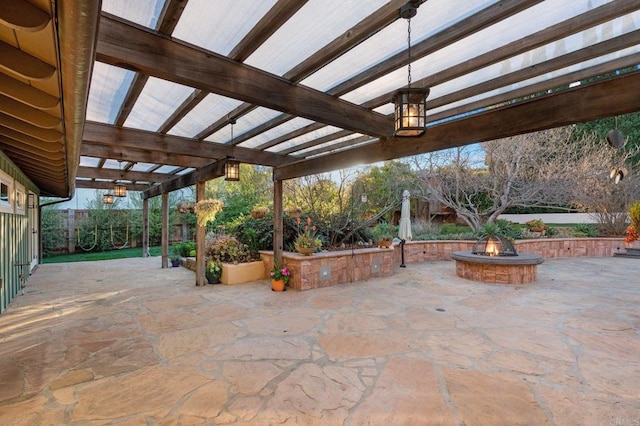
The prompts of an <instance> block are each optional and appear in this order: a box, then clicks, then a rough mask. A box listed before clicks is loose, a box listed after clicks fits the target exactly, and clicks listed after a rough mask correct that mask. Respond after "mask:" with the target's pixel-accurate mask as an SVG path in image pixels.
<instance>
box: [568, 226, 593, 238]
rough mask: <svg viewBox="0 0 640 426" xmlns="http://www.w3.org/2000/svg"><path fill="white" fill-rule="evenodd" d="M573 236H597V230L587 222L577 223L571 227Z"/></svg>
mask: <svg viewBox="0 0 640 426" xmlns="http://www.w3.org/2000/svg"><path fill="white" fill-rule="evenodd" d="M573 236H574V237H591V238H593V237H597V236H598V231H597V230H596V228H595V227H594V226H593V225H590V224H588V223H578V224H577V225H576V226H575V227H574V228H573Z"/></svg>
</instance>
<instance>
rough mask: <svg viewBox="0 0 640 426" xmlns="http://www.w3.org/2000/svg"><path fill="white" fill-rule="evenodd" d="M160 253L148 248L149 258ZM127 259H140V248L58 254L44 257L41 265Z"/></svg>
mask: <svg viewBox="0 0 640 426" xmlns="http://www.w3.org/2000/svg"><path fill="white" fill-rule="evenodd" d="M161 253H162V249H161V248H160V247H150V248H149V254H150V255H151V256H160V255H161ZM128 257H142V247H137V248H125V249H122V250H110V251H96V252H77V253H74V254H60V255H56V256H51V257H45V258H43V259H42V263H66V262H85V261H87V260H109V259H126V258H128Z"/></svg>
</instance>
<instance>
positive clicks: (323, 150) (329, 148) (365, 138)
mask: <svg viewBox="0 0 640 426" xmlns="http://www.w3.org/2000/svg"><path fill="white" fill-rule="evenodd" d="M367 141H371V142H374V141H376V139H375V138H372V137H371V136H367V135H364V136H359V137H357V138H353V139H349V140H346V141H342V142H338V143H336V144H332V145H330V146H323V147H321V148H317V149H314V150H311V151H307V152H305V153H304V154H302V153H301V154H298V157H304V158H309V157H314V156H316V155H320V154H324V153H326V152H329V151H336V150H341V149H343V148H348V147H351V146H353V145H357V144H360V143H362V142H367Z"/></svg>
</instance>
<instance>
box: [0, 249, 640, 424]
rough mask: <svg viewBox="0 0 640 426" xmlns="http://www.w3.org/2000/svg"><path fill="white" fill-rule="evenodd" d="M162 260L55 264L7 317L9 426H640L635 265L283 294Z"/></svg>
mask: <svg viewBox="0 0 640 426" xmlns="http://www.w3.org/2000/svg"><path fill="white" fill-rule="evenodd" d="M159 264H160V261H159V259H158V258H147V259H142V258H139V259H129V260H126V261H123V260H118V261H104V262H85V263H73V264H57V265H41V266H40V267H39V269H38V270H37V271H36V273H35V274H34V275H33V276H32V277H31V279H30V280H29V281H28V286H27V288H26V291H25V295H22V296H19V297H17V298H16V299H15V300H14V301H13V303H12V304H11V305H10V307H9V309H8V310H7V311H6V312H5V313H4V314H3V315H2V316H0V424H2V425H29V426H31V425H58V424H70V425H88V424H91V425H100V424H118V425H139V424H163V425H170V424H176V425H191V424H204V425H206V424H229V425H270V424H284V425H341V424H344V425H416V424H439V425H440V424H444V425H448V424H450V425H462V424H464V425H467V426H470V425H486V424H491V425H503V424H504V425H512V424H526V425H544V424H549V425H614V424H616V425H618V424H619V425H631V424H640V379H639V377H640V358H639V357H638V354H639V353H640V331H639V327H640V313H639V312H640V311H639V310H638V306H639V303H640V278H638V277H640V261H638V260H635V259H624V258H600V259H595V258H573V259H548V260H546V261H545V263H544V264H542V265H540V267H539V270H538V281H537V282H535V283H532V284H526V285H517V286H505V285H497V284H482V283H473V282H470V281H467V280H463V279H461V278H458V277H457V276H456V274H455V264H454V263H453V262H426V263H422V264H410V265H408V266H407V268H406V269H401V268H397V269H396V271H395V274H394V275H393V276H390V277H384V278H380V279H375V280H370V281H366V282H356V283H351V284H344V285H339V286H334V287H329V288H322V289H317V290H311V291H307V292H297V291H292V290H289V291H286V292H284V293H273V292H271V291H270V286H269V284H268V283H267V281H261V282H257V283H250V284H242V285H236V286H224V285H216V286H205V287H196V286H194V285H193V284H194V276H193V272H191V271H188V270H186V269H184V268H168V269H164V270H163V269H161V268H159Z"/></svg>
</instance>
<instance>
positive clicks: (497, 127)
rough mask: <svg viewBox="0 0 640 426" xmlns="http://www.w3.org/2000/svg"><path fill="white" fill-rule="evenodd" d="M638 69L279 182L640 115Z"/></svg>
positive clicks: (289, 174)
mask: <svg viewBox="0 0 640 426" xmlns="http://www.w3.org/2000/svg"><path fill="white" fill-rule="evenodd" d="M631 87H640V71H636V72H633V73H629V74H625V75H623V76H620V77H617V78H613V79H610V80H605V81H600V82H596V83H593V84H590V85H585V86H581V87H576V88H574V89H570V90H567V91H564V92H559V93H553V94H550V95H546V96H544V97H541V98H535V99H532V100H529V101H525V102H521V103H518V104H514V105H510V106H506V107H503V108H499V109H494V110H491V111H487V112H485V113H481V114H478V115H474V116H471V117H467V118H463V119H460V120H456V121H451V122H447V123H443V124H440V125H437V126H434V127H430V128H429V130H428V131H427V133H426V134H425V135H423V136H422V137H417V138H393V139H389V140H386V141H378V142H375V143H372V144H368V145H367V146H365V147H361V148H354V149H352V150H347V151H343V152H339V153H335V154H329V155H326V156H323V157H317V158H314V159H311V160H307V161H302V162H299V163H295V164H291V165H288V166H284V167H279V168H276V169H274V171H273V175H274V179H276V180H286V179H292V178H296V177H301V176H308V175H312V174H317V173H325V172H329V171H333V170H337V169H342V168H346V167H352V166H356V165H360V164H371V163H375V162H377V161H386V160H393V159H397V158H403V157H408V156H412V155H418V154H424V153H427V152H433V151H439V150H442V149H447V148H452V147H456V146H462V145H468V144H472V143H477V142H483V141H488V140H493V139H499V138H505V137H510V136H514V135H518V134H524V133H530V132H536V131H539V130H545V129H550V128H554V127H561V126H566V125H569V124H573V123H579V122H585V121H590V120H596V119H599V118H604V117H610V116H614V115H622V114H628V113H631V112H634V111H640V96H638V94H637V91H636V90H629V88H631Z"/></svg>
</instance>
